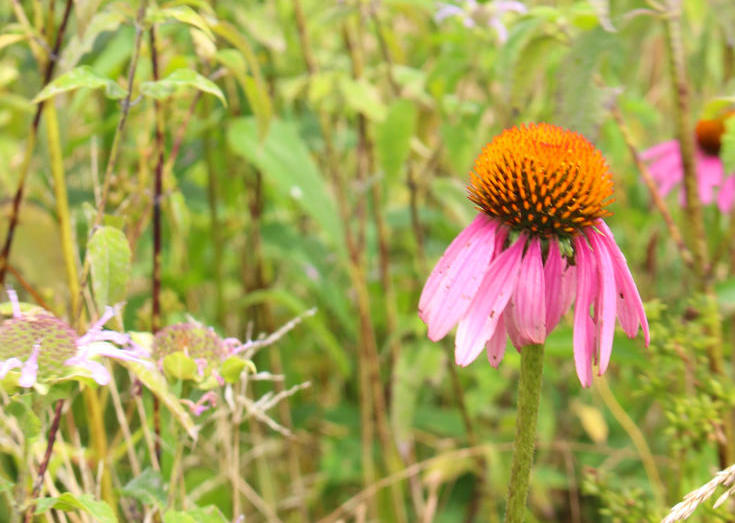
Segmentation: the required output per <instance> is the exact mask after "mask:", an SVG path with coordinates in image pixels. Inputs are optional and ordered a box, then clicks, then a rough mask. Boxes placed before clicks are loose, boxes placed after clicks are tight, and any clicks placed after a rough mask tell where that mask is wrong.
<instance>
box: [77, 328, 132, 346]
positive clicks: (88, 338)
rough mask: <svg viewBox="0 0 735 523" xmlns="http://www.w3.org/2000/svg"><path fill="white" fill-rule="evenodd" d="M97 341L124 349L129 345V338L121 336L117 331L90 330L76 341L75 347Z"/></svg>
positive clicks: (124, 335) (125, 335)
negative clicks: (107, 342)
mask: <svg viewBox="0 0 735 523" xmlns="http://www.w3.org/2000/svg"><path fill="white" fill-rule="evenodd" d="M97 341H109V342H111V343H114V344H115V345H120V346H121V347H124V346H126V345H127V344H128V343H130V337H129V336H128V335H127V334H123V333H121V332H117V331H110V330H96V331H92V330H90V331H89V332H87V333H86V334H85V335H83V336H81V337H80V338H79V339H78V340H77V346H79V347H83V346H85V345H88V344H90V343H94V342H97Z"/></svg>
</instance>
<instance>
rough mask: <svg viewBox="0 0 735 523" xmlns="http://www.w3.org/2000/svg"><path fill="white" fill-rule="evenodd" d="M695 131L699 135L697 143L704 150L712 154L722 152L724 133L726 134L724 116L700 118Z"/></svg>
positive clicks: (715, 154)
mask: <svg viewBox="0 0 735 523" xmlns="http://www.w3.org/2000/svg"><path fill="white" fill-rule="evenodd" d="M694 132H695V134H696V135H697V143H699V147H701V148H702V150H703V151H704V152H706V153H707V154H709V155H711V156H717V155H718V154H720V147H721V146H722V141H721V140H722V135H723V134H725V120H724V118H718V119H716V120H699V121H698V122H697V127H696V128H695V129H694Z"/></svg>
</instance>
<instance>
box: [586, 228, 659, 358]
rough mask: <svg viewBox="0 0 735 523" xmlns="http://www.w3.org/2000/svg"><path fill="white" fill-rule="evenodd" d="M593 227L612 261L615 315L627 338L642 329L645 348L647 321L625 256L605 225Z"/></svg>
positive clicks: (648, 337)
mask: <svg viewBox="0 0 735 523" xmlns="http://www.w3.org/2000/svg"><path fill="white" fill-rule="evenodd" d="M595 226H596V227H597V228H598V229H599V230H600V231H602V232H603V235H602V241H603V242H604V243H605V244H606V245H607V250H608V253H609V254H610V259H611V260H612V264H613V270H614V272H615V287H616V294H617V313H618V319H619V320H620V325H621V326H622V327H623V331H625V334H627V335H628V337H630V338H633V337H634V336H635V335H636V333H637V332H638V325H640V326H641V327H642V328H643V336H644V338H645V342H646V347H648V344H649V342H650V341H651V338H650V334H649V332H648V319H647V318H646V312H645V310H644V309H643V302H642V301H641V296H640V294H639V293H638V288H637V287H636V286H635V282H634V281H633V276H632V275H631V274H630V269H629V268H628V263H627V262H626V261H625V256H624V255H623V253H622V252H621V251H620V248H619V247H618V245H617V243H615V237H614V236H613V233H612V231H611V230H610V228H609V227H608V226H607V224H606V223H605V222H604V221H602V220H597V222H596V224H595Z"/></svg>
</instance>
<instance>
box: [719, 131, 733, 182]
mask: <svg viewBox="0 0 735 523" xmlns="http://www.w3.org/2000/svg"><path fill="white" fill-rule="evenodd" d="M720 158H722V164H723V167H724V169H725V172H726V173H731V172H733V171H735V118H728V119H727V120H725V134H723V135H722V150H721V151H720Z"/></svg>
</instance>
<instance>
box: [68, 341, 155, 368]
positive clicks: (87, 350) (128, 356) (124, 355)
mask: <svg viewBox="0 0 735 523" xmlns="http://www.w3.org/2000/svg"><path fill="white" fill-rule="evenodd" d="M93 356H105V357H107V358H115V359H117V360H125V361H134V362H136V363H140V364H142V365H146V366H150V365H151V362H150V361H149V360H148V359H146V358H141V357H140V356H139V355H138V354H136V353H135V352H133V351H130V350H125V349H118V348H117V347H113V346H112V345H110V344H108V343H92V344H90V345H87V346H85V347H81V348H80V349H79V352H78V353H77V356H75V357H79V358H81V359H89V358H91V357H93Z"/></svg>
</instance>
